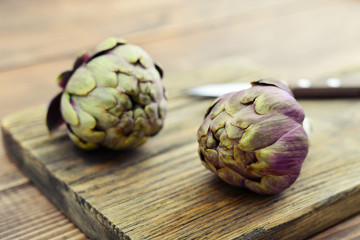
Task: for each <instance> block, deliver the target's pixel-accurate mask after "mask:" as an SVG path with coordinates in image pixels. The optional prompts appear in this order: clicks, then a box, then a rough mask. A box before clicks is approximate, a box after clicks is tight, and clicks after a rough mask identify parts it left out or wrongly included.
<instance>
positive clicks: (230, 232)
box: [2, 67, 360, 239]
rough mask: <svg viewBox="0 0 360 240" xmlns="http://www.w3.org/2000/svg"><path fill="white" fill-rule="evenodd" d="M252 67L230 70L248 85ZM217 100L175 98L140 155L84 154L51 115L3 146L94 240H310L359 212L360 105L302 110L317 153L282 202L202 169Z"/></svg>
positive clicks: (337, 103) (39, 114)
mask: <svg viewBox="0 0 360 240" xmlns="http://www.w3.org/2000/svg"><path fill="white" fill-rule="evenodd" d="M210 69H211V68H209V71H211V70H210ZM244 69H245V68H233V67H231V68H229V69H226V68H225V69H224V72H233V71H235V72H233V73H232V74H229V75H232V76H234V79H233V80H237V79H241V78H237V77H236V75H237V74H238V76H243V77H244V78H242V79H243V80H244V81H247V80H248V78H249V76H253V75H252V74H250V72H252V71H248V72H247V73H248V74H246V71H245V70H244ZM200 72H201V71H200ZM206 72H207V71H203V73H202V74H201V73H199V72H193V73H192V74H190V75H188V76H186V77H184V78H182V79H183V81H184V82H185V83H188V82H189V83H190V82H194V79H201V77H202V76H204V75H203V74H205V73H206ZM244 72H245V73H244ZM246 76H247V77H246ZM204 79H206V78H204ZM216 79H217V78H216ZM174 84H175V83H174ZM174 89H175V87H174ZM189 102H191V104H189ZM210 102H211V100H204V99H194V98H189V97H185V96H183V97H180V94H176V91H175V90H174V95H173V96H172V97H171V98H170V99H169V109H170V111H169V114H168V117H167V119H166V125H165V128H164V130H163V131H162V132H161V133H160V134H159V135H158V136H156V137H154V138H153V139H151V141H149V142H148V143H147V144H145V145H144V146H143V147H141V148H139V149H138V150H135V151H127V152H121V153H118V152H109V151H104V150H99V151H95V152H84V151H81V150H79V149H77V148H76V147H74V146H73V144H72V143H71V142H70V141H69V140H68V138H67V137H66V136H65V133H64V130H61V131H60V132H58V133H56V134H55V135H54V136H53V138H50V137H49V136H48V134H47V132H46V128H45V126H44V122H43V119H44V113H45V108H44V107H36V108H33V109H29V110H26V111H24V112H21V113H18V114H15V115H12V116H9V117H6V118H5V119H4V120H3V122H2V128H3V135H4V142H5V146H6V148H7V150H8V152H9V154H10V155H11V156H12V158H13V160H14V161H15V162H16V163H17V165H18V166H19V167H20V168H21V169H22V170H23V171H24V172H25V173H26V174H27V175H28V176H29V177H30V178H31V179H32V181H33V182H34V183H35V184H36V185H37V186H38V187H39V188H40V189H41V190H42V191H43V193H44V194H45V195H46V196H48V197H49V198H50V199H51V200H52V201H53V202H54V203H55V205H56V206H58V207H59V208H60V209H61V210H62V211H63V212H64V213H65V214H66V215H67V216H68V217H69V218H70V219H71V220H72V221H74V222H75V224H76V225H77V226H79V227H80V228H81V229H82V231H84V232H85V233H86V234H87V235H88V236H89V237H91V238H114V239H128V238H132V239H174V238H184V239H189V238H194V239H199V238H208V239H218V238H219V237H222V238H226V239H231V238H236V239H269V238H272V239H279V238H281V239H303V238H306V237H308V236H310V235H312V234H314V233H316V232H318V231H321V230H323V229H325V228H327V227H328V226H330V225H333V224H335V223H337V222H339V221H341V220H343V219H345V218H347V217H349V216H351V215H353V214H354V213H356V212H359V211H360V208H359V206H360V177H359V174H358V173H359V171H360V162H359V161H358V159H359V157H360V149H359V148H358V145H357V143H358V142H359V140H360V139H359V136H358V135H357V134H356V132H357V131H355V129H357V128H358V122H359V120H360V115H359V113H358V109H359V107H360V102H359V101H358V100H357V101H354V100H333V101H302V102H301V104H302V105H303V107H304V109H305V112H306V113H307V115H308V116H310V117H311V118H312V120H313V127H314V133H313V135H312V136H311V147H310V153H309V155H308V157H307V159H306V161H305V163H304V166H303V169H302V173H301V175H300V177H299V179H298V180H297V181H296V183H295V184H294V185H293V186H292V187H291V188H289V189H288V190H286V191H284V192H283V193H281V194H279V195H276V196H258V195H255V194H253V193H250V192H248V191H246V190H243V189H237V188H234V187H231V186H228V185H227V184H225V183H223V182H222V181H220V180H219V179H218V178H217V177H216V176H214V175H213V174H212V173H210V172H209V171H207V170H205V169H204V167H203V166H202V165H201V163H200V160H199V157H198V155H197V143H196V139H195V135H196V130H197V127H198V126H199V125H200V123H201V121H202V116H203V114H204V111H205V110H206V107H207V106H208V105H209V103H210ZM339 112H341V114H338V113H339ZM337 126H341V127H337ZM64 149H66V151H64Z"/></svg>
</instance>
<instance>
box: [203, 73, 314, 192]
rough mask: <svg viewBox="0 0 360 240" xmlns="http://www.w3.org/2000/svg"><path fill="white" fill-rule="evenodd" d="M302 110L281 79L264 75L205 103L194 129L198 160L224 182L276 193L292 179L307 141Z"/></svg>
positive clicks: (295, 176) (302, 159)
mask: <svg viewBox="0 0 360 240" xmlns="http://www.w3.org/2000/svg"><path fill="white" fill-rule="evenodd" d="M303 120H304V112H303V110H302V108H301V106H300V104H299V103H298V102H297V101H296V100H295V99H294V97H293V94H292V93H291V91H290V90H289V89H288V88H287V87H286V86H285V85H284V84H282V83H281V82H278V81H275V80H268V79H263V80H259V81H256V82H252V87H251V88H250V89H247V90H243V91H239V92H234V93H229V94H226V95H224V96H222V97H220V98H218V99H217V100H215V102H214V104H212V105H211V106H210V108H209V109H208V111H207V113H206V115H205V118H204V122H203V123H202V125H201V126H200V128H199V130H198V134H197V138H198V142H199V154H200V158H201V160H202V163H203V164H204V165H205V167H207V168H208V169H210V170H211V171H213V172H214V173H216V174H217V175H218V176H219V177H220V178H221V179H222V180H224V181H225V182H227V183H229V184H231V185H234V186H238V187H245V188H248V189H250V190H251V191H254V192H256V193H260V194H276V193H279V192H281V191H283V190H285V189H286V188H288V187H289V186H290V185H291V184H293V183H294V182H295V180H296V179H297V177H298V176H299V174H300V169H301V166H302V163H303V161H304V159H305V157H306V155H307V152H308V148H309V142H308V137H307V135H306V133H305V131H304V129H303V126H302V122H303Z"/></svg>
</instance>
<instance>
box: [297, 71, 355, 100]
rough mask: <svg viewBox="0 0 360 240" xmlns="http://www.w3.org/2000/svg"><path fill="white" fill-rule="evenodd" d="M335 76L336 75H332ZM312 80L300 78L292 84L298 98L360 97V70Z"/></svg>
mask: <svg viewBox="0 0 360 240" xmlns="http://www.w3.org/2000/svg"><path fill="white" fill-rule="evenodd" d="M332 76H334V75H332ZM335 76H336V77H329V78H328V77H324V78H320V79H317V80H315V81H311V80H309V79H304V78H303V79H299V80H298V81H297V82H296V83H293V84H291V85H290V88H291V90H292V92H293V93H294V96H295V97H296V98H317V99H319V98H357V97H360V70H359V69H358V70H356V71H348V72H342V73H340V74H335Z"/></svg>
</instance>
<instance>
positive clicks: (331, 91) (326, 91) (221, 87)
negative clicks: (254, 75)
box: [186, 71, 360, 99]
mask: <svg viewBox="0 0 360 240" xmlns="http://www.w3.org/2000/svg"><path fill="white" fill-rule="evenodd" d="M288 86H289V88H290V89H291V91H292V92H293V93H294V96H295V98H301V99H306V98H308V99H310V98H317V99H319V98H320V99H321V98H357V97H360V71H356V72H348V73H346V74H342V75H341V77H330V78H322V79H317V80H316V81H312V80H310V79H307V78H301V79H299V80H298V81H296V82H295V83H293V84H289V85H288ZM250 87H251V84H250V83H222V84H209V85H203V86H199V87H195V88H191V89H188V90H187V91H186V92H187V94H189V95H192V96H201V97H220V96H222V95H224V94H226V93H230V92H236V91H240V90H244V89H248V88H250Z"/></svg>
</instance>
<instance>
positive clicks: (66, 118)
mask: <svg viewBox="0 0 360 240" xmlns="http://www.w3.org/2000/svg"><path fill="white" fill-rule="evenodd" d="M162 76H163V71H162V70H161V68H160V67H159V66H158V65H156V64H155V63H154V62H153V60H152V59H151V57H150V56H149V55H148V54H147V53H146V52H145V51H144V50H143V49H141V48H140V47H138V46H136V45H132V44H128V43H127V42H126V41H125V40H123V39H118V38H108V39H106V40H105V41H103V42H102V43H100V44H99V45H98V46H97V48H96V49H95V51H94V52H93V53H92V54H88V53H85V54H82V55H81V56H80V57H79V58H78V59H76V61H75V63H74V66H73V69H72V70H70V71H66V72H63V73H62V74H60V76H59V78H58V83H59V85H60V86H61V87H62V88H63V91H62V92H61V93H59V94H58V95H57V96H56V97H55V98H54V99H53V100H52V101H51V103H50V105H49V108H48V112H47V119H46V123H47V126H48V129H49V131H50V132H52V131H54V130H55V129H57V128H58V127H59V126H60V125H61V124H63V123H65V124H66V126H67V131H68V135H69V137H70V139H71V140H72V141H73V142H74V143H75V144H76V145H77V146H79V147H80V148H83V149H94V148H97V147H99V146H104V147H106V148H110V149H115V150H121V149H126V148H134V147H137V146H139V145H141V144H143V143H144V142H145V141H146V140H147V139H148V138H149V137H151V136H154V135H155V134H157V133H158V132H159V131H160V129H161V128H162V126H163V124H164V118H165V113H166V98H165V90H164V88H163V86H162V83H161V79H162Z"/></svg>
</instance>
